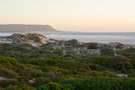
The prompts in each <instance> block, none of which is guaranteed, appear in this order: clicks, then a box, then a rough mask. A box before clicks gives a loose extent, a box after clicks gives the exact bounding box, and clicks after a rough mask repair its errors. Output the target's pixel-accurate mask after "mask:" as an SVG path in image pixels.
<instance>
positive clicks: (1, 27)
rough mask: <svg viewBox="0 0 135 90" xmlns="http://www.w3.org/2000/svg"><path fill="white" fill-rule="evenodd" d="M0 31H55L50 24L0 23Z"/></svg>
mask: <svg viewBox="0 0 135 90" xmlns="http://www.w3.org/2000/svg"><path fill="white" fill-rule="evenodd" d="M0 32H57V30H55V29H54V28H53V27H51V26H50V25H29V24H0Z"/></svg>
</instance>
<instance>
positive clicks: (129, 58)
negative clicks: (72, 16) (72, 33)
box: [0, 39, 135, 90]
mask: <svg viewBox="0 0 135 90" xmlns="http://www.w3.org/2000/svg"><path fill="white" fill-rule="evenodd" d="M134 49H135V48H134V47H133V46H130V45H124V44H120V43H109V44H101V43H95V42H91V43H81V42H79V41H77V40H75V39H74V40H69V41H64V40H54V39H50V42H47V43H45V44H43V43H42V44H41V45H40V46H38V47H37V46H33V45H31V44H29V43H0V90H134V88H135V84H134V83H135V52H134V51H135V50H134Z"/></svg>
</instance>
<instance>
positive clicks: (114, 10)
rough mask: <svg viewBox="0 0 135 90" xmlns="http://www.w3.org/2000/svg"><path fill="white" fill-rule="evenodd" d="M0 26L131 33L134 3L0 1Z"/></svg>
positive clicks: (134, 28)
mask: <svg viewBox="0 0 135 90" xmlns="http://www.w3.org/2000/svg"><path fill="white" fill-rule="evenodd" d="M0 24H42V25H50V26H52V27H54V28H55V29H57V30H59V31H81V32H135V0H0Z"/></svg>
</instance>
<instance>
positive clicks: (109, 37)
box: [0, 32, 135, 45]
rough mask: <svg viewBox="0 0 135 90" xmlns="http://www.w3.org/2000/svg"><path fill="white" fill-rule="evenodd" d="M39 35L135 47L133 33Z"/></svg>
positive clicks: (47, 33)
mask: <svg viewBox="0 0 135 90" xmlns="http://www.w3.org/2000/svg"><path fill="white" fill-rule="evenodd" d="M38 33H39V34H43V35H45V36H46V37H47V38H52V39H58V40H70V39H77V40H78V41H80V42H99V43H110V42H120V43H123V44H133V45H135V32H132V33H125V32H122V33H121V32H119V33H111V32H109V33H108V32H106V33H103V32H101V33H97V32H95V33H94V32H38ZM11 34H13V33H11V32H10V33H6V32H3V33H0V36H9V35H11Z"/></svg>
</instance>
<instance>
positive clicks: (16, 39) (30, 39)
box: [0, 33, 48, 46]
mask: <svg viewBox="0 0 135 90" xmlns="http://www.w3.org/2000/svg"><path fill="white" fill-rule="evenodd" d="M0 42H1V43H28V44H31V45H33V46H39V45H42V44H44V43H47V42H48V39H47V38H46V37H45V36H43V35H41V34H36V33H34V34H31V33H28V34H12V35H11V36H7V37H0Z"/></svg>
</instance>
